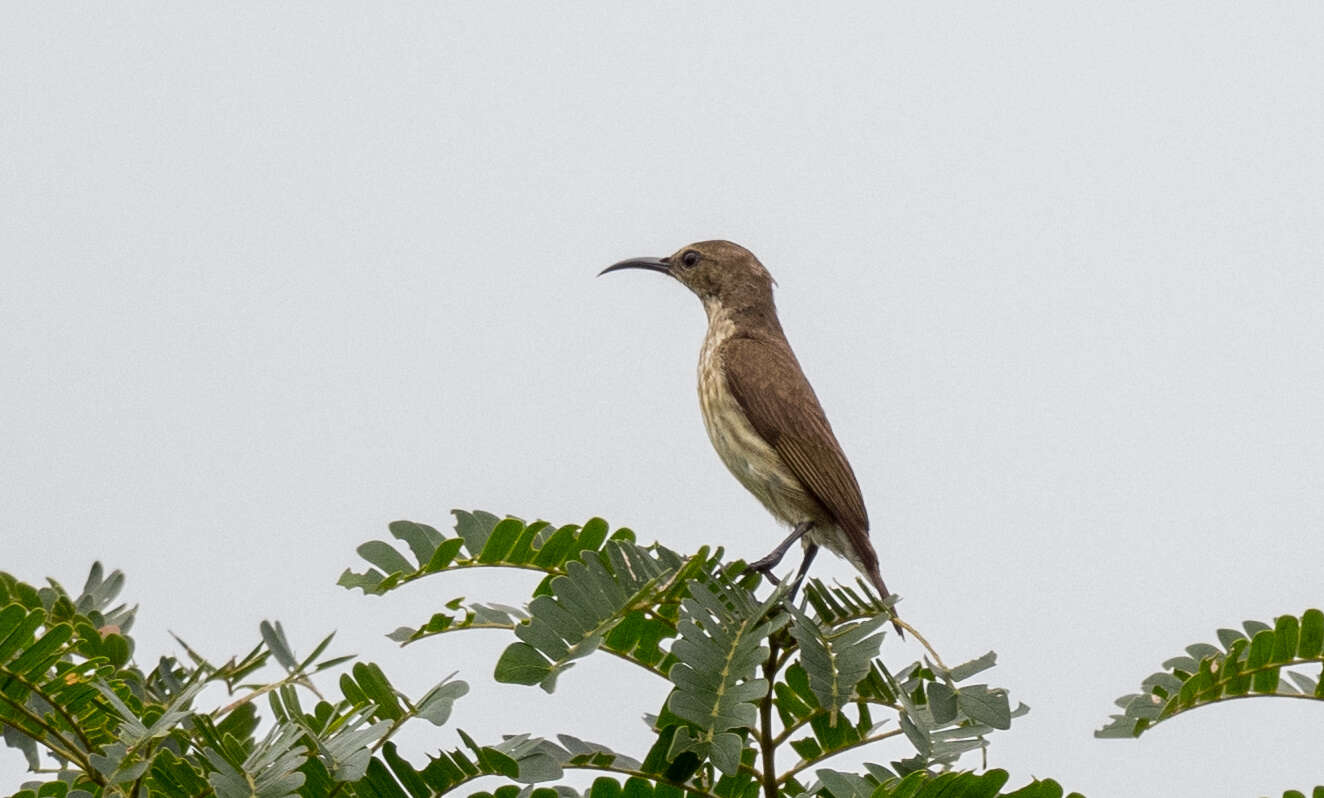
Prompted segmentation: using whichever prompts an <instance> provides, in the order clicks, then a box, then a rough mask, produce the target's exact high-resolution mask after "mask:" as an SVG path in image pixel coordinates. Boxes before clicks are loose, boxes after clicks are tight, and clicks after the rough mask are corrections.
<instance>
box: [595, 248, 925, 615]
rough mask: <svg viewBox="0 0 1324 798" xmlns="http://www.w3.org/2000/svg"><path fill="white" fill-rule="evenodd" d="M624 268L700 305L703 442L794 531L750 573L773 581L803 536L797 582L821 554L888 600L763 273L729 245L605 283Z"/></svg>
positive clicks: (845, 467)
mask: <svg viewBox="0 0 1324 798" xmlns="http://www.w3.org/2000/svg"><path fill="white" fill-rule="evenodd" d="M625 268H638V269H648V270H651V271H658V272H662V273H664V274H668V275H670V276H672V277H674V278H676V280H678V281H679V282H680V283H682V284H683V285H685V286H686V287H687V288H689V289H690V290H691V291H693V292H694V293H695V294H696V295H697V296H698V297H699V299H700V300H702V302H703V306H704V310H705V311H706V312H707V314H708V332H707V334H706V335H705V337H704V342H703V348H702V350H701V352H700V356H699V405H700V409H701V410H702V412H703V419H704V426H705V427H706V428H707V430H708V437H709V439H710V440H711V441H712V443H713V448H714V449H716V450H717V454H718V456H720V457H721V458H722V462H723V463H725V464H726V466H727V468H728V469H729V470H730V471H731V473H732V475H734V476H735V478H736V479H737V480H739V481H740V483H741V484H742V485H744V486H745V488H746V489H748V490H749V491H750V493H752V494H754V496H755V498H757V499H758V500H759V501H760V502H761V503H762V504H763V505H764V506H765V507H766V508H767V509H768V511H769V512H771V513H772V515H773V516H774V517H776V518H777V519H778V520H780V521H782V522H784V523H786V524H788V525H790V526H792V527H793V528H794V531H793V532H792V535H791V537H789V538H787V539H786V541H784V542H783V544H782V545H781V546H779V547H778V548H777V549H775V550H774V551H773V552H772V553H771V554H770V555H768V557H765V558H763V560H760V561H759V562H756V563H754V564H753V566H752V567H756V568H758V569H759V570H764V571H765V572H769V575H771V574H770V571H771V569H772V568H773V567H775V566H776V564H777V563H778V562H779V561H780V560H781V556H782V554H783V553H784V552H785V549H786V547H787V546H789V545H790V544H791V543H792V542H793V541H794V540H795V539H796V538H797V537H799V536H801V535H803V536H804V537H805V540H806V541H807V542H808V548H807V551H806V553H805V561H804V565H803V566H802V567H801V570H800V574H799V575H798V576H797V580H798V579H799V578H801V577H802V576H803V575H804V571H805V570H806V569H807V568H808V565H809V562H810V561H811V560H812V559H813V555H814V553H815V551H816V547H817V545H823V546H825V547H827V548H828V549H829V550H831V551H832V552H834V553H836V554H838V555H840V556H842V557H845V558H846V559H847V560H849V561H850V562H851V563H852V564H854V565H855V567H857V568H858V569H860V571H862V572H863V573H864V574H865V576H867V577H868V578H869V581H870V582H871V583H872V584H873V586H874V588H875V589H876V590H878V592H879V593H880V594H881V595H882V596H883V597H884V598H886V597H887V596H888V595H889V592H888V590H887V586H886V585H885V584H884V583H883V578H882V574H881V573H880V572H879V569H878V555H877V554H876V553H875V552H874V549H873V545H872V544H871V543H870V542H869V516H868V513H867V511H866V510H865V507H864V497H863V496H862V495H861V493H860V486H859V483H858V482H857V481H856V479H855V472H854V471H853V470H852V469H851V466H850V462H849V461H848V460H847V459H846V455H845V453H844V452H843V451H842V448H841V444H840V443H838V442H837V438H836V436H835V435H834V434H833V433H832V426H831V425H830V424H829V423H828V420H827V415H826V414H825V413H824V412H823V407H822V405H821V404H820V403H819V401H818V397H817V396H816V395H815V394H814V389H813V388H812V387H811V386H810V385H809V381H808V380H807V379H805V376H804V372H803V371H802V370H801V368H800V363H799V362H798V361H797V360H796V358H795V353H794V352H793V351H792V350H791V346H790V344H789V343H788V342H787V340H786V335H785V334H784V333H783V332H782V328H781V323H780V322H779V321H778V319H777V309H776V305H775V303H774V302H773V297H772V286H773V280H772V276H771V275H770V274H768V271H767V269H765V268H763V264H761V263H759V261H758V259H757V258H756V257H754V255H753V253H751V252H750V251H749V250H747V249H745V248H744V247H741V246H739V245H737V244H733V243H731V242H729V241H703V242H699V243H697V244H691V245H689V246H687V247H684V248H682V249H681V250H679V251H678V252H676V253H675V254H673V255H671V256H669V257H666V258H635V259H631V260H626V261H621V262H620V263H617V264H615V265H613V266H611V267H609V268H607V269H605V270H604V271H603V273H604V274H605V273H606V272H609V271H613V270H616V269H625ZM899 630H900V627H899V626H898V631H899Z"/></svg>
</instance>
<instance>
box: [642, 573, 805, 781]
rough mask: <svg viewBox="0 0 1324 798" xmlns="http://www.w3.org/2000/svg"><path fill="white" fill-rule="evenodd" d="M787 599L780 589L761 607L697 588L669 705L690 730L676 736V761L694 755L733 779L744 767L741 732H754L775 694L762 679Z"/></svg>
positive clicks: (684, 620) (685, 614)
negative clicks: (765, 702)
mask: <svg viewBox="0 0 1324 798" xmlns="http://www.w3.org/2000/svg"><path fill="white" fill-rule="evenodd" d="M783 595H785V588H779V589H777V590H775V591H773V593H772V595H771V596H770V597H769V598H768V599H767V600H766V601H764V602H762V603H759V602H758V601H757V600H756V599H755V598H754V596H753V595H752V594H750V593H749V592H748V591H746V590H744V589H743V588H741V587H738V586H736V585H733V584H722V583H721V582H719V581H714V582H712V583H711V584H708V585H705V584H704V583H702V582H697V581H696V582H692V583H691V584H690V596H689V598H686V599H685V600H684V601H683V602H681V606H682V613H681V618H680V623H679V624H678V628H679V630H680V638H679V639H678V640H676V642H675V643H674V644H673V645H672V648H671V650H672V653H673V654H675V655H676V657H677V659H678V660H679V661H678V662H677V663H676V664H675V665H673V666H672V668H671V671H670V673H669V674H668V678H670V679H671V682H672V684H674V685H675V689H674V690H673V691H672V693H671V697H670V698H669V699H668V700H667V709H668V710H669V711H670V712H672V713H673V714H675V715H676V716H677V717H678V718H680V719H682V720H684V721H686V722H687V723H688V724H689V725H688V726H681V727H679V728H677V729H676V733H675V737H674V739H673V740H672V742H671V746H670V750H669V751H668V753H667V759H668V760H674V759H675V758H676V757H677V756H678V755H679V754H681V753H684V752H693V753H694V754H696V755H697V756H699V757H708V758H710V759H711V760H712V762H713V764H714V765H716V766H717V768H718V769H719V770H720V771H721V772H722V773H724V774H726V775H731V774H733V773H735V772H736V770H737V769H738V768H739V767H740V757H741V749H742V748H743V741H742V738H741V736H740V734H737V733H736V732H737V731H742V732H743V731H744V730H747V729H753V728H754V726H755V723H756V721H757V717H756V709H757V707H756V704H757V702H758V700H759V699H760V698H762V697H763V695H764V694H766V692H767V691H768V689H769V685H768V683H767V681H766V680H764V679H761V678H756V677H755V673H756V671H757V669H758V667H759V665H760V664H761V663H762V662H763V661H764V660H766V659H767V656H768V647H767V646H766V645H764V644H765V642H766V641H767V639H768V636H769V635H770V634H772V633H773V632H774V631H776V630H777V629H779V628H781V627H782V626H784V625H785V624H786V621H787V616H786V615H785V614H783V613H781V612H773V610H774V608H775V607H777V606H778V605H779V604H780V602H781V600H782V596H783ZM770 613H772V614H771V615H770Z"/></svg>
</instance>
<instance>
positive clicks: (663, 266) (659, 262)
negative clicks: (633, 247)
mask: <svg viewBox="0 0 1324 798" xmlns="http://www.w3.org/2000/svg"><path fill="white" fill-rule="evenodd" d="M617 269H648V270H649V271H654V272H662V273H663V274H671V264H670V263H668V259H667V258H630V259H629V260H623V261H621V262H620V263H613V264H612V265H610V266H608V267H607V268H605V269H603V270H602V271H600V272H598V276H599V277H601V276H602V275H604V274H606V273H607V272H614V271H616V270H617Z"/></svg>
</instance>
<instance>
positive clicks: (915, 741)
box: [0, 511, 1074, 798]
mask: <svg viewBox="0 0 1324 798" xmlns="http://www.w3.org/2000/svg"><path fill="white" fill-rule="evenodd" d="M455 515H456V524H455V528H454V533H453V534H449V535H448V534H443V533H441V532H439V531H438V530H437V529H435V528H433V527H431V526H428V525H426V524H419V523H414V522H408V521H397V522H395V523H392V524H391V525H390V531H391V534H392V536H393V538H394V540H395V541H396V542H395V543H390V542H387V541H381V540H377V541H370V542H368V543H365V544H363V545H362V546H360V547H359V553H360V555H361V556H362V557H363V558H364V559H365V560H367V562H368V563H369V567H368V568H367V569H366V570H365V571H363V572H361V573H355V572H353V571H350V570H346V571H345V572H344V574H342V576H341V577H340V580H339V581H340V584H341V585H343V586H345V587H347V588H358V589H361V590H363V591H364V593H366V594H371V595H382V594H386V593H389V592H391V591H393V590H395V589H398V588H401V587H402V586H404V585H406V584H410V583H412V582H414V581H416V580H418V579H421V578H424V577H429V576H438V575H443V574H446V573H450V572H452V571H457V570H464V569H468V568H517V569H522V570H528V571H533V572H535V573H538V574H540V576H541V579H539V580H538V583H537V585H536V587H535V588H534V590H533V593H532V596H531V597H530V600H529V601H528V603H527V604H525V605H522V606H512V605H507V604H501V603H494V602H466V601H465V600H464V599H463V598H457V599H454V600H452V601H450V602H447V603H446V604H445V605H444V606H442V607H441V608H439V609H438V611H437V612H435V613H434V614H433V615H432V616H431V617H430V618H429V619H428V620H427V621H426V622H425V623H423V624H421V625H420V626H418V627H400V628H399V629H397V630H395V631H394V632H392V633H391V634H390V635H389V636H390V637H391V638H392V639H394V640H396V641H397V642H400V643H401V644H414V643H418V642H420V641H423V640H426V639H431V638H433V637H436V636H439V635H443V634H449V633H454V632H463V631H468V630H473V629H500V630H504V631H506V632H508V633H510V635H511V640H510V642H509V644H508V646H507V647H506V649H505V651H504V652H503V653H502V654H501V656H500V657H499V658H498V660H497V661H496V662H495V663H494V664H493V673H494V678H496V679H497V680H498V681H502V682H507V683H513V684H527V685H538V686H540V687H541V688H542V689H543V690H546V691H548V692H550V691H552V690H554V689H555V688H556V686H557V678H558V676H559V675H560V674H561V673H563V672H564V671H565V670H566V669H568V668H570V667H571V666H573V664H574V663H575V662H576V661H578V660H579V659H581V658H583V657H586V656H590V655H592V654H594V653H597V652H605V653H608V654H611V655H612V656H614V657H616V658H618V659H619V660H621V661H622V662H623V663H629V664H630V665H632V666H634V667H638V668H640V669H642V670H643V671H644V672H647V673H651V674H653V675H655V676H657V677H659V678H663V679H666V680H667V683H668V684H669V685H670V688H671V689H670V692H669V694H668V696H667V698H666V700H665V701H664V703H663V704H662V706H661V707H659V708H658V712H657V714H656V715H652V716H647V721H648V723H649V724H650V725H651V727H652V729H653V731H654V732H655V734H656V738H655V741H654V742H653V744H652V745H651V746H650V748H649V749H648V750H647V751H646V752H643V756H642V758H633V757H631V756H628V755H626V754H623V753H620V752H617V751H614V750H612V749H610V748H609V747H607V746H605V745H602V744H599V743H593V742H588V741H585V740H582V739H579V738H577V737H572V736H570V735H559V736H557V737H556V739H554V740H553V739H547V738H541V737H533V736H530V735H527V734H515V735H511V736H507V737H505V738H504V739H502V740H501V741H499V742H496V743H489V744H481V743H479V742H477V741H475V740H474V739H473V738H471V737H470V736H469V735H468V734H466V733H464V732H463V731H461V730H458V729H457V730H455V731H454V735H455V736H457V737H458V740H459V744H458V745H456V746H455V747H452V748H447V749H442V750H437V751H436V752H435V753H434V754H432V755H430V756H429V757H428V758H427V760H426V762H423V763H419V764H415V763H411V762H409V761H407V760H406V759H405V758H404V757H402V756H401V755H400V753H399V750H398V749H397V747H396V745H395V742H394V741H393V738H394V737H395V735H396V734H397V733H398V732H399V730H400V729H401V728H403V727H404V726H405V725H406V724H417V723H427V724H431V725H432V726H438V727H439V726H442V725H444V724H446V723H447V721H448V720H449V719H450V717H451V714H452V709H453V707H454V705H455V702H456V701H457V700H459V699H461V698H462V697H463V696H464V695H465V694H466V693H467V691H468V686H467V685H466V684H465V683H464V682H462V681H458V680H455V679H454V678H453V677H454V674H451V675H450V676H445V677H444V678H439V679H438V681H437V682H436V684H435V686H434V687H432V688H431V689H430V690H428V691H426V692H425V693H424V694H423V695H422V696H421V697H418V698H412V697H410V696H408V695H406V694H404V693H403V692H402V691H400V690H399V689H398V688H396V687H395V686H394V685H393V684H392V683H391V681H390V679H389V677H388V676H387V675H386V672H385V671H384V670H383V669H382V668H381V667H379V666H378V665H376V664H374V663H368V662H354V663H352V664H350V663H348V660H350V659H351V658H349V657H336V656H327V655H326V653H327V649H328V647H329V645H330V643H331V642H332V638H331V637H330V636H328V637H326V638H325V639H323V640H321V641H320V642H319V643H318V644H317V645H316V646H314V647H313V648H312V650H311V651H310V652H309V653H307V654H305V655H302V656H301V655H300V654H298V653H296V649H295V647H294V646H293V645H291V643H290V641H289V639H288V637H287V636H286V634H285V630H284V629H283V628H282V626H281V625H280V624H279V623H276V622H263V623H262V624H261V625H260V627H259V629H258V638H259V641H258V642H257V644H256V645H255V646H254V647H253V648H252V649H251V650H250V651H248V652H247V653H246V654H245V655H243V656H241V657H234V658H231V659H229V660H227V661H225V662H223V663H221V664H215V663H213V662H212V661H211V660H209V659H208V658H207V657H205V656H204V655H202V654H200V653H199V652H198V651H196V650H195V649H194V648H193V647H191V646H189V645H188V644H187V643H185V642H184V641H182V640H179V641H178V642H179V644H180V646H181V649H182V651H183V654H182V657H181V658H179V659H175V658H171V657H165V658H162V659H160V661H159V663H158V664H157V665H156V667H155V668H152V669H150V670H149V669H144V668H143V667H141V666H139V665H138V664H137V663H136V662H135V660H134V643H133V639H132V637H131V636H130V635H129V630H130V628H131V626H132V622H133V609H131V608H128V607H126V606H124V605H117V606H114V607H111V604H112V602H113V601H114V598H115V596H116V595H118V592H119V591H120V589H121V588H122V586H123V583H124V578H123V575H122V574H120V573H119V572H112V573H111V574H110V575H109V576H107V575H106V574H105V573H104V571H103V570H102V569H101V567H100V565H97V566H95V567H94V568H93V570H92V574H91V576H90V577H89V579H88V582H87V584H86V585H85V587H84V589H83V591H82V592H81V593H80V594H79V595H78V596H77V597H73V596H71V595H69V594H68V593H66V592H65V591H64V590H63V588H61V587H60V586H59V585H58V584H57V583H54V582H52V583H50V586H48V587H41V588H37V587H33V586H31V585H28V584H26V583H23V582H20V581H19V580H17V579H15V578H13V577H10V576H8V575H7V574H0V725H3V729H4V735H5V737H4V739H5V741H6V743H7V744H9V745H10V746H12V747H15V748H17V749H19V750H20V751H22V752H23V754H24V755H25V756H26V757H27V758H28V761H29V764H30V765H31V766H32V768H33V769H34V770H37V769H38V768H39V767H41V766H43V765H46V764H47V763H48V762H53V763H54V767H41V770H40V772H41V773H42V774H43V775H44V776H47V777H49V778H48V780H46V781H44V782H40V781H38V782H33V783H31V784H28V785H25V789H24V791H21V792H20V793H19V794H20V795H22V796H24V798H27V797H28V796H32V797H33V798H38V796H40V795H59V796H73V797H74V798H81V797H82V796H102V795H104V796H112V795H144V796H147V795H162V796H180V795H197V796H202V795H211V796H218V798H241V797H242V798H287V797H288V796H301V797H306V798H321V797H322V796H328V797H329V796H332V795H336V796H346V797H347V798H355V797H356V796H390V797H391V798H395V797H396V796H399V797H400V798H424V797H427V796H440V795H444V794H448V793H453V792H455V791H457V790H460V789H461V788H463V786H464V785H466V784H468V783H469V782H471V781H473V780H475V779H479V778H488V779H491V780H493V782H494V783H495V784H497V785H498V786H496V787H495V788H493V791H492V792H491V793H476V794H477V795H485V796H486V795H490V796H494V797H495V796H499V797H500V798H524V796H529V797H530V798H532V797H533V796H536V797H537V798H557V797H558V796H559V797H560V798H569V796H572V795H578V794H579V793H578V792H577V791H575V790H573V789H571V788H569V787H565V786H561V785H557V784H556V783H557V782H559V781H561V780H562V779H564V778H565V776H566V774H567V773H568V772H570V771H573V770H589V771H594V772H596V773H598V774H599V777H598V778H597V779H596V780H595V781H594V782H593V783H592V785H591V786H590V787H589V788H587V790H586V791H585V793H584V794H586V795H592V796H601V797H602V798H626V797H627V796H628V797H633V796H641V797H642V796H651V795H654V794H656V795H658V796H662V797H664V798H681V796H682V795H687V796H692V797H693V798H756V797H757V796H760V795H761V796H763V798H792V796H801V795H818V796H825V798H848V797H849V798H854V796H861V798H863V797H864V796H871V797H873V798H885V797H886V796H937V795H943V796H995V795H1016V796H1024V797H1025V798H1040V797H1041V796H1042V797H1043V798H1052V797H1055V796H1061V795H1062V790H1061V788H1060V787H1059V786H1058V785H1056V784H1055V783H1053V782H1051V781H1049V782H1033V783H1032V784H1030V785H1027V786H1025V787H1023V788H1020V789H1018V790H1016V791H1013V792H1002V791H1001V790H1002V789H1003V787H1004V785H1005V783H1006V781H1007V776H1006V774H1005V773H1004V772H1002V771H988V772H985V773H974V772H970V771H956V770H953V768H954V767H955V765H956V764H957V762H958V760H959V758H960V757H961V756H962V755H963V754H964V753H966V752H969V751H974V750H979V751H984V750H986V748H987V745H988V737H989V736H990V735H991V734H993V733H994V732H995V731H997V730H1002V729H1006V728H1008V727H1009V726H1010V724H1011V721H1012V719H1013V718H1015V717H1017V716H1019V715H1020V714H1022V713H1023V712H1025V711H1026V709H1025V707H1024V706H1017V707H1016V708H1015V709H1014V710H1013V708H1012V706H1011V704H1010V702H1009V701H1008V699H1007V696H1006V693H1005V691H1002V690H999V689H996V688H992V687H990V686H988V685H986V684H969V683H968V681H969V680H970V679H971V677H974V676H976V675H977V674H979V673H981V672H983V671H984V670H986V669H988V668H989V667H992V665H993V663H994V656H993V654H992V653H991V652H990V653H989V654H986V655H984V656H983V657H980V658H978V659H976V660H972V661H970V662H968V663H965V664H963V665H959V666H957V667H955V668H947V667H946V666H944V665H943V664H942V662H941V659H940V658H939V657H938V655H937V654H936V652H934V651H932V649H927V653H926V655H925V656H924V657H923V659H921V660H920V661H916V662H912V663H910V664H908V665H905V666H904V667H900V668H895V667H889V666H888V665H887V664H885V663H884V661H883V659H881V658H880V656H879V654H880V652H881V651H882V650H883V643H884V642H885V641H886V639H887V634H888V632H887V630H886V629H885V628H884V624H885V621H886V620H887V619H888V605H887V604H884V603H883V602H881V601H879V599H878V597H877V596H876V595H874V594H873V593H871V592H870V589H869V588H868V586H867V585H864V584H863V583H860V584H859V586H858V587H844V586H827V585H824V584H823V583H821V582H819V581H816V580H811V581H810V582H809V583H807V584H806V585H805V589H804V593H803V596H802V598H801V600H800V601H798V602H796V603H791V602H790V601H788V599H787V592H786V590H785V588H775V589H773V590H770V591H766V592H764V591H763V588H764V585H763V584H762V579H761V577H759V576H758V575H756V574H752V573H746V572H745V568H744V563H742V562H738V561H737V562H725V561H724V560H723V556H722V551H721V550H720V549H718V550H716V551H710V550H709V549H707V548H703V549H700V550H699V551H698V552H696V553H695V554H692V555H689V556H682V555H680V554H678V553H676V552H674V551H671V550H669V549H667V548H665V547H663V546H661V545H657V544H653V545H650V546H641V545H639V544H638V543H636V542H635V538H634V535H633V533H631V532H630V531H629V530H626V529H620V530H616V531H615V532H611V531H610V528H609V526H608V525H607V523H606V522H605V521H602V520H601V519H592V520H590V521H589V522H587V523H585V524H584V525H582V526H576V525H567V526H559V527H556V526H553V525H550V524H547V523H545V522H541V521H539V522H534V523H525V522H523V521H520V520H518V519H514V518H505V519H501V518H498V517H497V516H494V515H492V514H490V513H483V512H464V511H456V513H455ZM759 593H762V596H761V597H760V595H759ZM917 637H918V635H917ZM918 639H920V640H921V641H922V638H918ZM925 646H926V648H927V644H925ZM333 668H335V669H337V670H338V671H340V673H339V677H338V680H336V681H335V683H334V687H335V688H336V690H335V691H334V693H328V694H326V695H324V694H323V692H322V691H324V690H326V685H323V686H322V687H321V689H320V690H319V688H318V686H316V685H315V684H314V681H315V677H318V676H319V675H323V677H322V678H325V675H324V674H326V672H328V671H330V670H331V669H333ZM208 686H213V687H219V688H222V689H223V691H224V693H225V695H226V698H225V701H224V703H223V704H222V705H219V706H210V705H209V706H200V705H199V697H200V696H202V695H212V694H214V693H216V692H217V691H216V690H212V691H208V692H203V691H204V688H206V687H208ZM259 706H262V707H264V711H263V712H261V713H260V712H259V710H258V707H259ZM870 745H887V746H889V748H892V749H895V750H894V751H893V755H895V756H896V758H895V759H894V760H893V761H892V762H891V763H890V766H883V765H881V764H868V765H866V766H865V768H864V772H863V773H859V774H856V773H847V772H842V771H838V770H833V769H831V768H828V767H826V766H825V763H826V762H827V760H829V759H831V758H833V757H834V756H836V755H838V754H840V753H842V752H845V751H848V750H853V749H856V748H860V747H862V746H870ZM912 749H913V750H912ZM1073 795H1074V794H1073Z"/></svg>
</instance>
